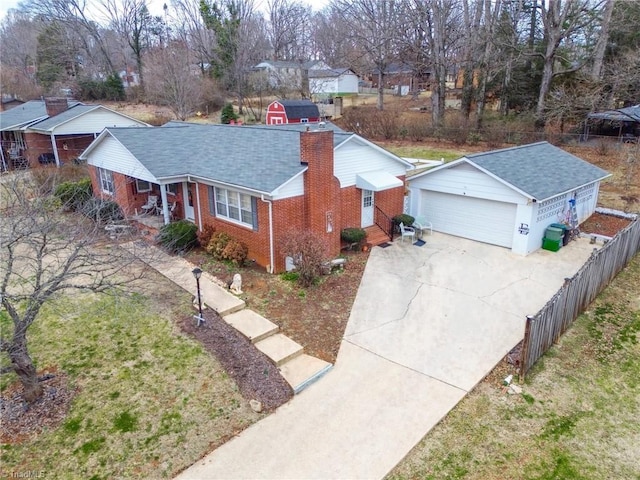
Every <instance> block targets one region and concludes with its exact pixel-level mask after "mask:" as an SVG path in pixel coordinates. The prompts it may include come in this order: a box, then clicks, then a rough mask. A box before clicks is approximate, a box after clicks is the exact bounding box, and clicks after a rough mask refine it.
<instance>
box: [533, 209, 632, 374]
mask: <svg viewBox="0 0 640 480" xmlns="http://www.w3.org/2000/svg"><path fill="white" fill-rule="evenodd" d="M639 251H640V219H638V218H636V219H635V220H634V221H632V222H631V223H630V224H629V225H628V226H627V227H626V228H624V229H623V230H622V231H620V232H619V233H618V234H617V235H616V236H615V237H614V238H613V239H611V240H610V241H609V242H607V243H606V244H605V245H603V247H602V248H600V249H599V250H596V249H594V251H593V253H592V254H591V256H590V257H589V259H588V260H587V262H586V263H585V264H584V265H583V266H582V267H581V268H580V270H578V272H577V273H576V274H575V275H574V276H573V277H572V278H570V279H568V280H567V281H566V282H565V283H564V285H563V286H562V287H561V288H560V290H558V292H556V294H555V295H554V296H553V297H551V299H550V300H549V301H548V302H547V304H546V305H545V306H544V307H542V309H541V310H540V311H539V312H538V313H537V314H536V315H535V316H533V317H527V323H526V326H525V337H524V342H523V346H522V351H521V352H522V353H521V359H520V374H521V375H522V376H523V377H524V375H526V373H527V372H528V371H529V370H530V369H531V367H532V366H533V365H534V364H535V363H536V362H537V361H538V359H539V358H540V357H541V356H542V355H544V353H545V352H546V351H547V350H549V348H551V346H552V345H553V344H554V343H555V342H557V341H558V339H559V338H560V336H561V335H562V334H563V333H564V332H566V331H567V329H568V328H569V327H570V326H571V324H572V323H573V321H574V320H575V319H576V318H577V317H578V315H580V314H581V313H582V312H584V311H585V310H586V309H587V308H588V307H589V305H590V304H591V302H593V300H594V299H595V298H596V297H597V296H598V294H599V293H600V292H601V291H602V290H604V288H605V287H606V286H607V285H609V283H610V282H611V280H613V279H614V278H615V276H616V275H617V274H618V273H619V272H620V270H622V269H623V268H624V267H625V266H626V265H627V264H628V263H629V262H630V261H631V259H632V258H633V257H634V255H636V254H637V253H638V252H639Z"/></svg>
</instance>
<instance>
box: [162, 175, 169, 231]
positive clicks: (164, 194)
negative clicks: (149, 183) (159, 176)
mask: <svg viewBox="0 0 640 480" xmlns="http://www.w3.org/2000/svg"><path fill="white" fill-rule="evenodd" d="M160 199H161V200H162V216H163V217H164V224H165V225H168V224H169V223H170V222H171V217H169V202H167V186H166V185H164V184H162V183H161V184H160Z"/></svg>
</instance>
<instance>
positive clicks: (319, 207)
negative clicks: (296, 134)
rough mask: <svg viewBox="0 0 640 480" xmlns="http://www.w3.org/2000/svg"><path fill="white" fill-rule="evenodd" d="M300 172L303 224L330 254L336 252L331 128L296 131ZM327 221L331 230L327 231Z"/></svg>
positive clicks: (337, 196) (337, 234)
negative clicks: (303, 165)
mask: <svg viewBox="0 0 640 480" xmlns="http://www.w3.org/2000/svg"><path fill="white" fill-rule="evenodd" d="M300 158H301V161H302V162H303V163H306V164H307V171H306V172H305V175H304V191H305V211H306V228H307V229H308V230H310V231H311V232H313V233H314V234H316V235H318V237H319V238H322V239H324V240H325V241H326V242H327V245H328V246H329V250H330V252H331V254H332V255H336V254H337V253H339V252H340V225H341V224H342V219H341V210H340V184H339V182H338V179H337V178H336V177H335V176H334V175H333V131H331V130H315V131H308V132H302V133H301V134H300ZM329 224H330V227H331V231H329Z"/></svg>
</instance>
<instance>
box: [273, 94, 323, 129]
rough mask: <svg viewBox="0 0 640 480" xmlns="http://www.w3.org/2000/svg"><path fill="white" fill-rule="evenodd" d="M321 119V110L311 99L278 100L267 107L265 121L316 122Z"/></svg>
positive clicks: (274, 122)
mask: <svg viewBox="0 0 640 480" xmlns="http://www.w3.org/2000/svg"><path fill="white" fill-rule="evenodd" d="M319 121H320V110H318V106H317V105H316V104H315V103H313V102H312V101H311V100H276V101H274V102H271V103H270V104H269V106H268V107H267V115H266V117H265V123H266V124H267V125H280V124H283V123H316V122H319Z"/></svg>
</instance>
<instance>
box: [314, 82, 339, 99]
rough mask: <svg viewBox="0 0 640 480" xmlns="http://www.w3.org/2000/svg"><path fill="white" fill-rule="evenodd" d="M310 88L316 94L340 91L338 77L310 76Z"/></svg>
mask: <svg viewBox="0 0 640 480" xmlns="http://www.w3.org/2000/svg"><path fill="white" fill-rule="evenodd" d="M309 90H310V91H311V93H312V94H314V95H322V94H329V93H338V81H337V78H310V79H309Z"/></svg>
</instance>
